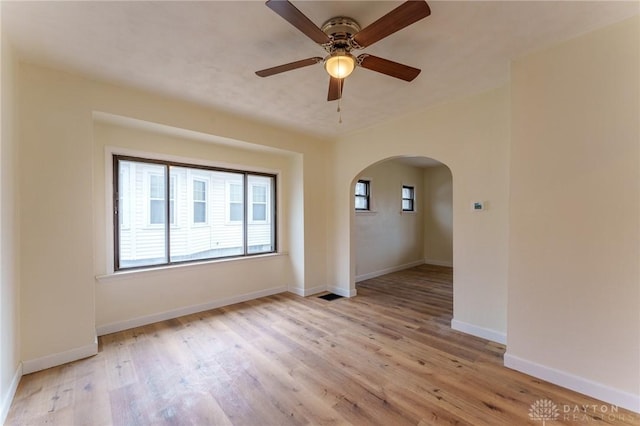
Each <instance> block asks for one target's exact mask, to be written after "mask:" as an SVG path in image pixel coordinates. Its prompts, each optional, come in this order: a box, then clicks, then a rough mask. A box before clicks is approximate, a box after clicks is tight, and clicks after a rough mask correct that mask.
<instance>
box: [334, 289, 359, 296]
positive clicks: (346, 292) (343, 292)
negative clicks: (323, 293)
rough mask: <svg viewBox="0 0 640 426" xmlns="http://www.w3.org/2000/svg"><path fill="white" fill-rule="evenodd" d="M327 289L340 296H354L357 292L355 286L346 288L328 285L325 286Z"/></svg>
mask: <svg viewBox="0 0 640 426" xmlns="http://www.w3.org/2000/svg"><path fill="white" fill-rule="evenodd" d="M327 291H330V292H331V293H334V294H337V295H339V296H342V297H354V296H356V295H357V294H358V292H357V290H356V289H355V288H351V289H348V290H346V289H344V288H342V287H329V288H327Z"/></svg>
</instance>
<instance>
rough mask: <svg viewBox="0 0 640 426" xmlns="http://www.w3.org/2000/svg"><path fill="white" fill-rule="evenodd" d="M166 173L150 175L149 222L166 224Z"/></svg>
mask: <svg viewBox="0 0 640 426" xmlns="http://www.w3.org/2000/svg"><path fill="white" fill-rule="evenodd" d="M164 180H165V179H164V175H156V174H153V175H149V224H151V225H162V224H164V213H165V210H166V207H165V204H164V193H165V191H164Z"/></svg>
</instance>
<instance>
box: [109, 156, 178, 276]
mask: <svg viewBox="0 0 640 426" xmlns="http://www.w3.org/2000/svg"><path fill="white" fill-rule="evenodd" d="M125 170H126V171H125ZM165 172H166V167H165V166H164V165H158V164H151V163H144V162H137V161H125V160H119V161H118V171H117V173H118V183H119V185H118V188H119V191H120V193H119V199H120V200H121V201H120V203H121V205H123V206H127V209H126V210H124V211H123V210H120V211H119V212H118V213H119V214H126V215H127V220H126V221H125V220H123V221H120V222H119V223H120V225H119V229H118V247H117V250H118V259H119V264H118V265H116V267H117V268H133V267H140V266H149V265H157V264H161V263H166V262H167V257H166V226H162V225H166V224H165V211H166V204H165V203H166V200H165V194H164V182H165V179H166V177H165ZM125 179H126V181H125ZM125 182H126V183H125ZM125 223H126V225H127V226H124V224H125ZM150 225H152V226H150Z"/></svg>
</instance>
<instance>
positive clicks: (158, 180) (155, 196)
mask: <svg viewBox="0 0 640 426" xmlns="http://www.w3.org/2000/svg"><path fill="white" fill-rule="evenodd" d="M125 170H126V169H125V168H123V169H122V172H124V171H125ZM121 174H122V175H123V180H124V179H126V173H121ZM165 181H166V178H165V175H164V174H157V173H153V174H149V225H163V224H164V221H165V215H166V209H167V206H166V204H165V201H164V200H165V190H164V183H165ZM169 190H170V192H169V222H170V223H171V224H172V225H175V223H176V218H175V207H176V206H175V204H176V177H175V176H171V182H170V184H169ZM123 193H125V191H124V190H123V189H122V188H121V194H123ZM121 200H122V201H123V203H122V204H123V205H127V204H128V203H126V202H124V201H125V199H123V198H122V195H121ZM127 201H128V200H127ZM123 213H124V212H123ZM121 220H123V219H121Z"/></svg>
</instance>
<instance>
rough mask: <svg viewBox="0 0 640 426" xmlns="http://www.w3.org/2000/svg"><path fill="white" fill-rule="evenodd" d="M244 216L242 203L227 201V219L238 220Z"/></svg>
mask: <svg viewBox="0 0 640 426" xmlns="http://www.w3.org/2000/svg"><path fill="white" fill-rule="evenodd" d="M243 218H244V211H243V208H242V203H229V221H231V222H240V221H242V219H243Z"/></svg>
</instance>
